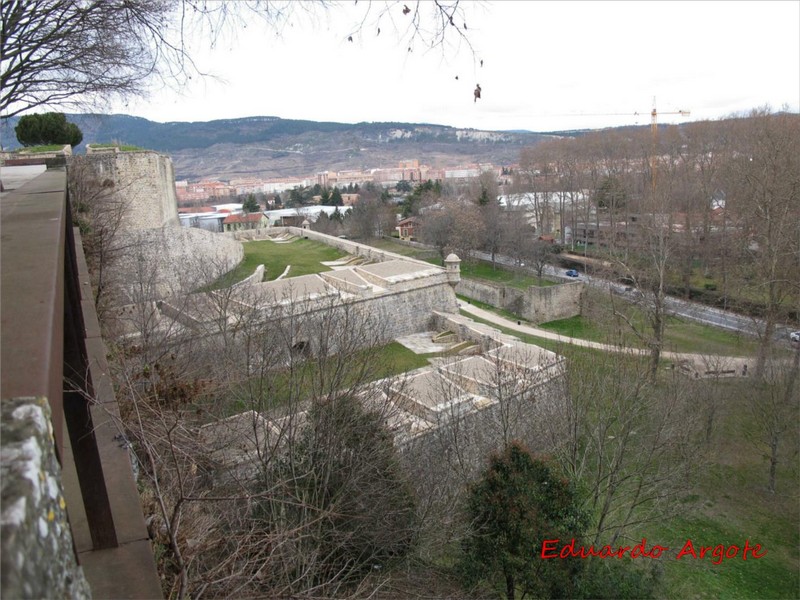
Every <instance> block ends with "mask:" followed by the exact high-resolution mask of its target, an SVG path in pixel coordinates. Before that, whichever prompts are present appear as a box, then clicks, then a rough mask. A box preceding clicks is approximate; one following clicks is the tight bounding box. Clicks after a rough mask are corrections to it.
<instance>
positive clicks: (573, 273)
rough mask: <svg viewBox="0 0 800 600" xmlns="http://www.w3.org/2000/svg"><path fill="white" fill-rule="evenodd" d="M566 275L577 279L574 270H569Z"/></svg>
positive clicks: (576, 273) (576, 272)
mask: <svg viewBox="0 0 800 600" xmlns="http://www.w3.org/2000/svg"><path fill="white" fill-rule="evenodd" d="M566 275H567V277H578V271H576V270H575V269H570V270H569V271H567V273H566Z"/></svg>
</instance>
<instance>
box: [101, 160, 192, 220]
mask: <svg viewBox="0 0 800 600" xmlns="http://www.w3.org/2000/svg"><path fill="white" fill-rule="evenodd" d="M86 158H87V160H88V163H89V164H90V165H92V167H93V168H94V170H95V173H96V174H97V176H98V178H100V179H101V180H104V179H110V180H111V181H113V182H114V191H115V192H116V194H117V196H118V197H119V198H120V199H122V201H123V203H124V205H125V213H124V215H123V227H124V228H125V229H151V228H160V227H172V226H179V225H180V221H179V219H178V200H177V197H176V195H175V171H174V169H173V166H172V159H170V157H169V156H166V155H163V154H158V153H157V152H150V151H141V152H118V151H115V149H114V148H110V149H107V150H105V149H104V150H103V151H95V152H92V153H89V154H87V157H86Z"/></svg>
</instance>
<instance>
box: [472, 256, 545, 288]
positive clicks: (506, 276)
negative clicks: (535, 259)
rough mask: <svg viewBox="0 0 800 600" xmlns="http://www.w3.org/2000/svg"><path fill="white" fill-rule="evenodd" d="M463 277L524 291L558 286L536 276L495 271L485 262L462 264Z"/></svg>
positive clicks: (496, 269)
mask: <svg viewBox="0 0 800 600" xmlns="http://www.w3.org/2000/svg"><path fill="white" fill-rule="evenodd" d="M461 276H462V277H464V278H466V279H483V280H485V281H490V282H492V283H498V284H501V285H507V286H509V287H515V288H519V289H523V290H524V289H527V288H529V287H531V286H537V287H548V286H551V285H558V284H557V283H555V282H553V281H548V280H547V279H542V280H539V278H538V277H536V276H533V275H528V274H524V273H520V272H517V271H511V270H508V269H501V268H500V267H497V268H495V269H493V268H492V265H491V264H489V263H486V262H483V261H479V262H472V263H461Z"/></svg>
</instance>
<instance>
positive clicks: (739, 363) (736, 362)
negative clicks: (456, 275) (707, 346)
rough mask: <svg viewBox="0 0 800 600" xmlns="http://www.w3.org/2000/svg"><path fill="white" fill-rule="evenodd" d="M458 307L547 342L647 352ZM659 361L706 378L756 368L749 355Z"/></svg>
mask: <svg viewBox="0 0 800 600" xmlns="http://www.w3.org/2000/svg"><path fill="white" fill-rule="evenodd" d="M459 308H460V309H461V310H462V311H464V312H465V313H467V314H469V315H471V316H474V317H477V318H479V319H481V320H483V321H486V322H489V323H492V324H494V325H500V326H502V327H504V328H506V329H510V330H512V331H516V332H518V333H525V334H528V335H533V336H537V337H541V338H545V339H548V340H553V341H556V342H560V343H562V344H571V345H573V346H581V347H583V348H594V349H597V350H604V351H606V352H624V353H631V352H641V353H646V352H647V351H646V350H636V349H633V348H626V347H624V346H614V345H611V344H603V343H600V342H590V341H588V340H582V339H579V338H571V337H566V336H563V335H560V334H558V333H553V332H552V331H547V330H545V329H539V328H538V327H533V326H531V325H523V324H522V323H520V322H519V321H513V320H511V319H506V318H505V317H502V316H500V315H497V314H495V313H493V312H491V311H488V310H484V309H482V308H478V307H477V306H474V305H472V304H469V303H467V304H464V303H459ZM661 358H663V359H664V360H667V361H670V362H672V363H674V364H675V365H678V366H679V367H680V368H681V369H683V370H684V371H686V372H687V373H690V374H692V375H693V376H694V377H707V376H709V375H720V376H726V377H746V376H747V374H748V372H750V373H752V372H753V368H754V367H755V362H756V359H755V357H752V356H717V355H706V354H696V353H691V352H667V351H665V352H662V353H661Z"/></svg>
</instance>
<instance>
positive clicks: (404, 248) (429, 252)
mask: <svg viewBox="0 0 800 600" xmlns="http://www.w3.org/2000/svg"><path fill="white" fill-rule="evenodd" d="M359 241H360V242H361V243H362V244H366V245H368V246H372V247H373V248H377V249H378V250H384V251H386V252H393V253H395V254H400V255H402V256H408V257H410V258H416V259H419V260H426V261H428V262H431V263H433V264H435V265H437V266H440V267H441V266H442V261H441V259H440V257H439V253H438V252H436V250H434V249H432V248H416V247H414V246H408V245H406V244H403V243H400V242H397V241H395V240H390V239H386V238H381V239H373V240H359Z"/></svg>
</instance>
